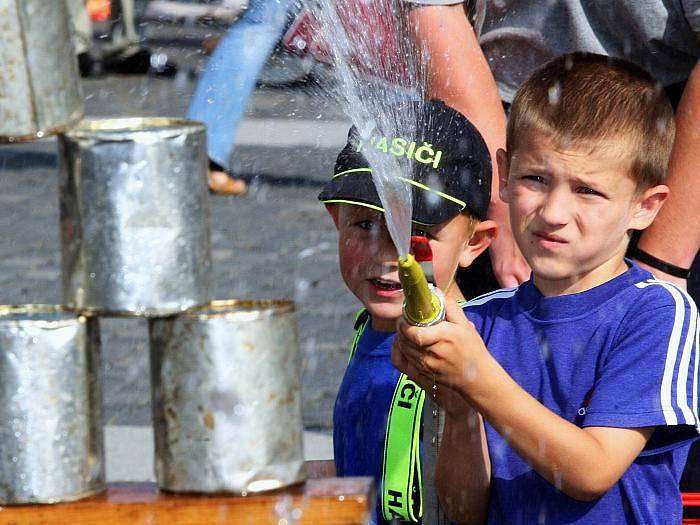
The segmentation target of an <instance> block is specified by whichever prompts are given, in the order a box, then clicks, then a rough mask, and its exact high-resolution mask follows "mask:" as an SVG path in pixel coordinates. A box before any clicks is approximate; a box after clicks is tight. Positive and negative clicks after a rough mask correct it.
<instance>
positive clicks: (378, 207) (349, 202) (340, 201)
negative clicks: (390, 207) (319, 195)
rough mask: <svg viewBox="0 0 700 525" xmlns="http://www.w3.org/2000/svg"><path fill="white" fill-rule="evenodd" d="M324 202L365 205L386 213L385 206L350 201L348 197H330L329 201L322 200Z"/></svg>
mask: <svg viewBox="0 0 700 525" xmlns="http://www.w3.org/2000/svg"><path fill="white" fill-rule="evenodd" d="M321 202H322V203H323V204H352V205H353V206H364V207H365V208H370V209H372V210H374V211H378V212H381V213H384V208H382V207H381V206H377V205H376V204H369V203H367V202H360V201H350V200H346V199H328V200H327V201H321Z"/></svg>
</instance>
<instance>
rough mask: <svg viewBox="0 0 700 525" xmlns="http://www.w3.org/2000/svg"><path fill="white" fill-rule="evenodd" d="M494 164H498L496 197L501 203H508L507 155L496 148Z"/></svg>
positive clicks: (502, 150)
mask: <svg viewBox="0 0 700 525" xmlns="http://www.w3.org/2000/svg"><path fill="white" fill-rule="evenodd" d="M496 162H497V163H498V183H499V184H498V196H499V197H500V198H501V200H502V201H503V202H508V191H507V190H508V169H509V163H508V154H507V153H506V150H504V149H501V148H498V150H497V151H496Z"/></svg>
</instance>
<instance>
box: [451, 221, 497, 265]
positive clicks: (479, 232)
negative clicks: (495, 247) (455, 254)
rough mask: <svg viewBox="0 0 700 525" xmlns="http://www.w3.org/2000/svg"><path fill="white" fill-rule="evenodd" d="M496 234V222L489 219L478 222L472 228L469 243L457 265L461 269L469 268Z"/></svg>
mask: <svg viewBox="0 0 700 525" xmlns="http://www.w3.org/2000/svg"><path fill="white" fill-rule="evenodd" d="M497 234H498V226H497V225H496V221H492V220H491V219H489V220H486V221H481V222H479V223H478V224H477V225H476V227H475V228H474V233H473V235H472V237H471V239H469V242H468V243H467V245H466V246H465V247H464V251H463V252H462V256H461V257H460V258H459V265H460V266H461V267H462V268H466V267H467V266H469V265H470V264H471V263H472V262H473V261H474V259H476V258H477V257H478V256H479V255H481V253H482V252H483V251H484V250H485V249H486V248H488V247H489V246H490V245H491V243H492V242H493V240H494V239H495V238H496V235H497Z"/></svg>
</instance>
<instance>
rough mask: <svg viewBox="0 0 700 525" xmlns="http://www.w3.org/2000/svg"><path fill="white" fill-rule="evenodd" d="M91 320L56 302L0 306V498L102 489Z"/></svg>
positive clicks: (40, 498)
mask: <svg viewBox="0 0 700 525" xmlns="http://www.w3.org/2000/svg"><path fill="white" fill-rule="evenodd" d="M103 450H104V447H103V437H102V416H101V366H100V338H99V325H98V322H97V319H91V318H87V317H85V316H82V315H78V314H76V313H75V312H71V311H69V310H66V309H64V308H63V307H60V306H50V305H23V306H0V504H2V505H13V504H23V503H56V502H59V501H72V500H76V499H80V498H83V497H86V496H89V495H91V494H94V493H96V492H99V491H101V490H103V489H104V486H105V485H104V452H103Z"/></svg>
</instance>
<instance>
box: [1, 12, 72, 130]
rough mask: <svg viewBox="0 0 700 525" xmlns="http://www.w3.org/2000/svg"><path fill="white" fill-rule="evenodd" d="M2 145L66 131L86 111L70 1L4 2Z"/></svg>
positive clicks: (2, 30) (2, 26) (2, 27)
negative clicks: (70, 15)
mask: <svg viewBox="0 0 700 525" xmlns="http://www.w3.org/2000/svg"><path fill="white" fill-rule="evenodd" d="M0 49H2V53H0V142H19V141H25V140H34V139H38V138H42V137H45V136H48V135H52V134H54V133H59V132H62V131H65V130H66V129H68V128H70V127H72V126H73V125H74V124H76V123H77V122H78V121H79V120H80V119H81V118H82V117H83V113H84V109H83V94H82V89H81V84H80V75H79V73H78V63H77V60H76V58H75V50H74V49H73V43H72V41H71V26H70V20H69V18H68V10H67V9H66V4H65V0H51V1H47V0H0Z"/></svg>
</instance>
